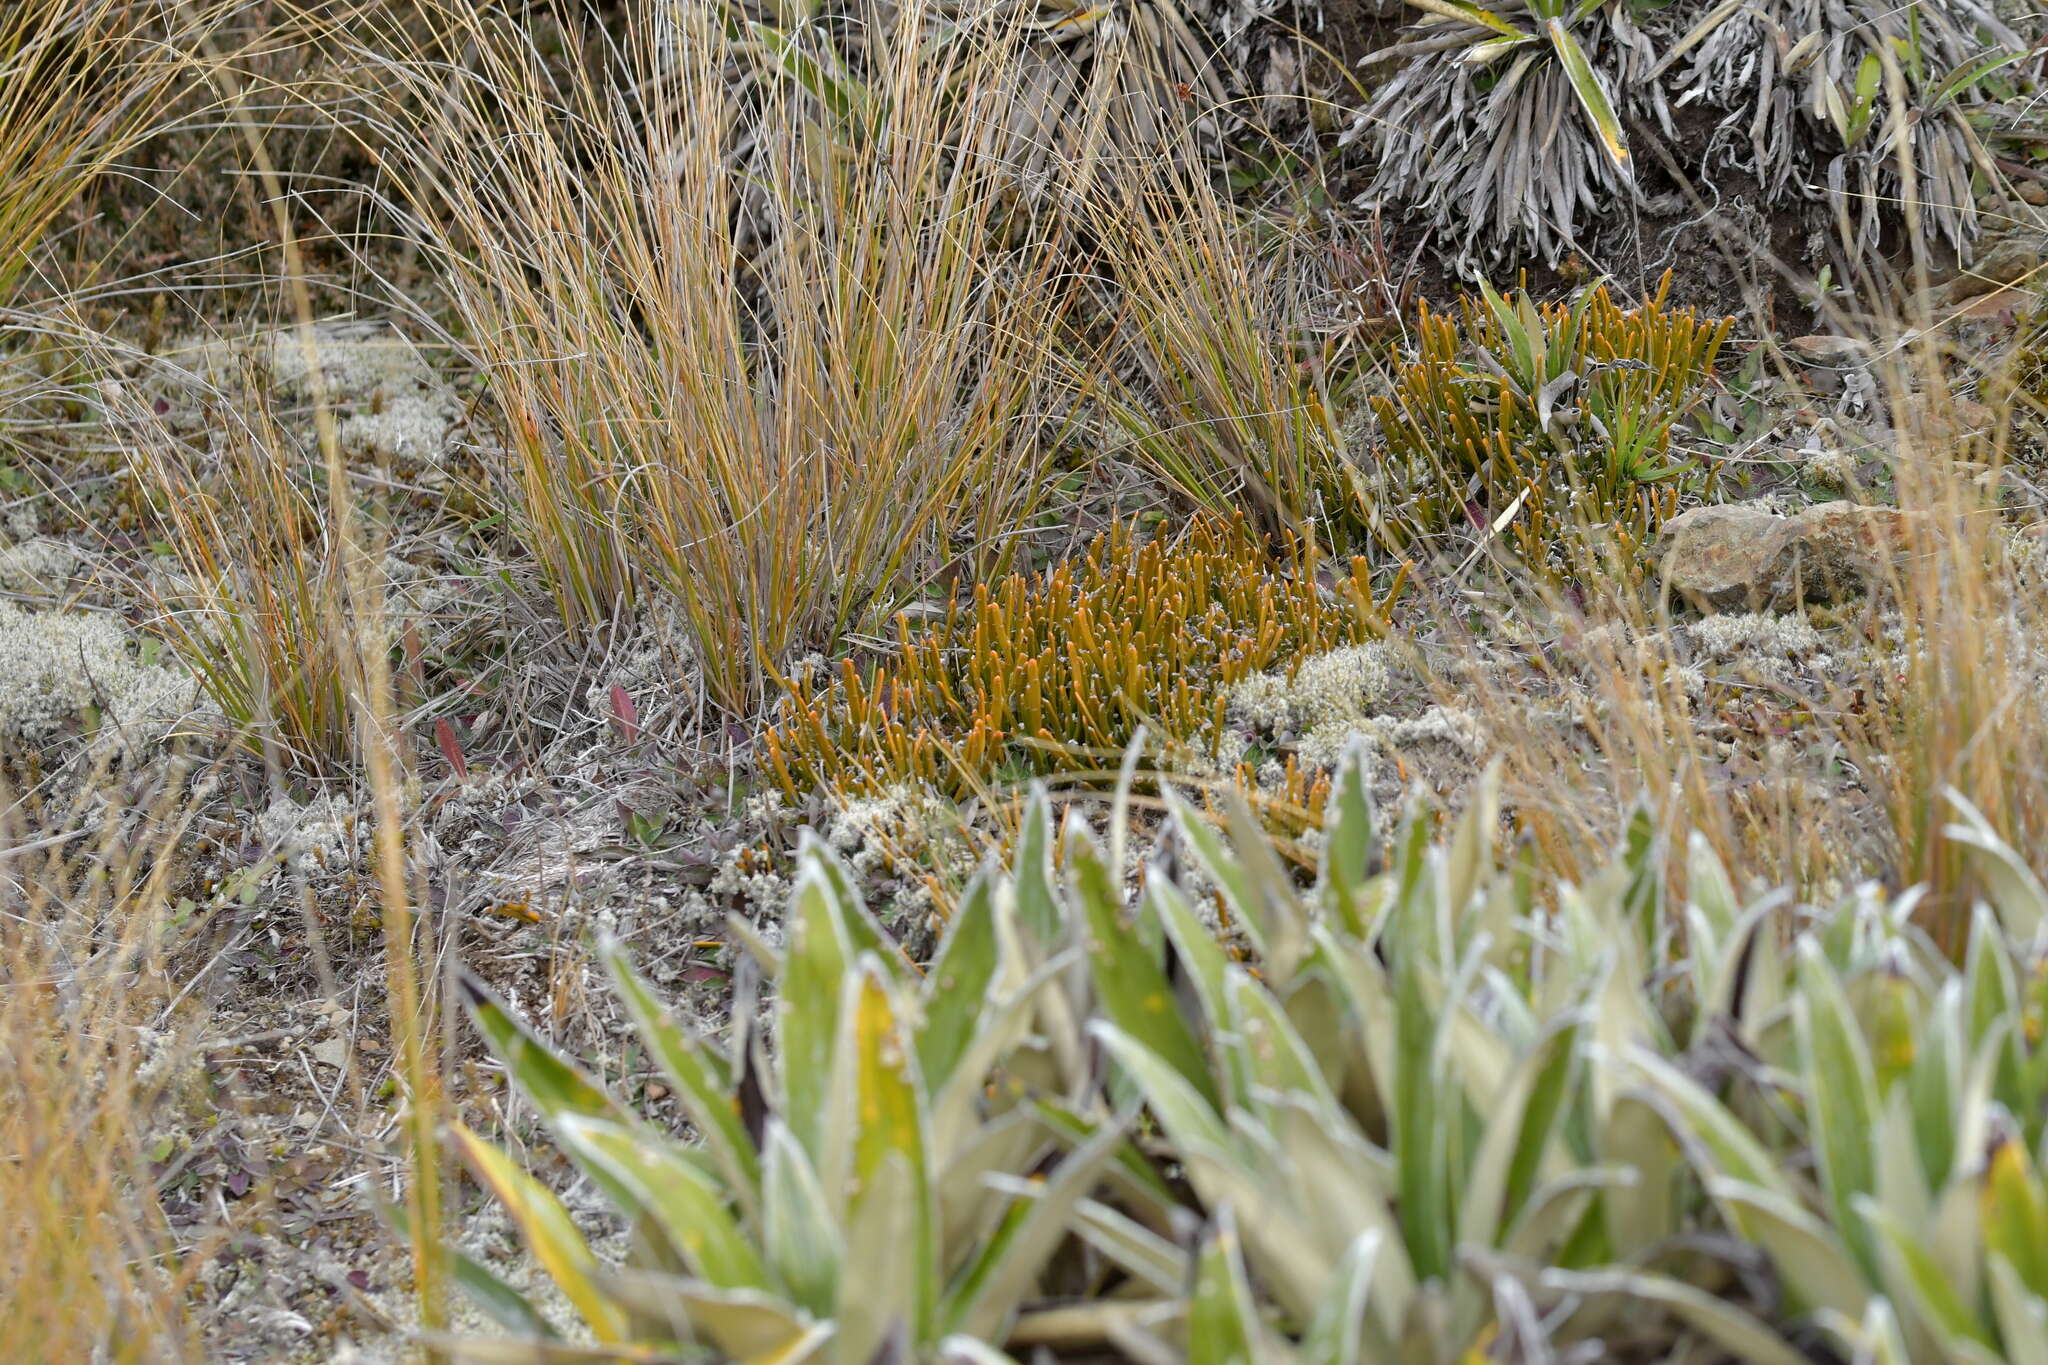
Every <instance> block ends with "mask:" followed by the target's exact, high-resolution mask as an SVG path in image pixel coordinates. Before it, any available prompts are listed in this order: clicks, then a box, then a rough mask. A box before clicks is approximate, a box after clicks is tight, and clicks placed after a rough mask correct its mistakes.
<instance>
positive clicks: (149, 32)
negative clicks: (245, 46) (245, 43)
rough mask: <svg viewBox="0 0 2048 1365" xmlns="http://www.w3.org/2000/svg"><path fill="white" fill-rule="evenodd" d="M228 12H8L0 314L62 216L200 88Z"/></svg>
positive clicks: (40, 5)
mask: <svg viewBox="0 0 2048 1365" xmlns="http://www.w3.org/2000/svg"><path fill="white" fill-rule="evenodd" d="M227 13H228V6H225V5H221V4H216V3H198V4H168V3H159V2H158V0H14V2H13V3H11V4H9V5H7V6H6V7H5V9H4V10H0V306H7V305H11V304H12V303H14V301H15V299H16V296H17V292H18V290H19V288H20V286H21V283H22V280H23V277H24V273H25V272H26V271H28V270H29V268H30V266H31V263H32V253H33V251H34V249H35V248H36V246H37V245H38V244H39V243H40V242H41V240H42V237H43V234H44V232H45V231H46V230H47V229H48V228H49V226H50V224H51V222H52V221H53V220H54V219H55V218H56V217H57V215H58V214H59V213H61V212H62V211H63V210H64V207H65V206H66V205H67V204H69V203H70V202H71V201H72V200H73V199H75V198H76V197H77V196H78V194H79V193H80V192H81V191H83V190H84V189H85V188H86V187H87V186H88V185H89V184H91V183H92V181H93V180H94V179H95V178H97V177H98V176H100V175H101V174H103V173H104V172H105V171H107V170H108V169H109V168H110V167H112V166H113V165H114V164H115V163H116V162H118V161H119V160H120V158H121V157H122V155H123V154H124V153H125V152H127V151H128V150H129V149H131V148H133V147H134V146H136V145H137V144H138V143H139V142H141V141H142V140H143V139H144V138H146V137H148V136H149V134H150V132H151V131H152V130H153V128H154V126H155V124H156V122H157V120H159V119H160V118H162V117H163V115H164V114H165V112H166V111H167V110H168V109H169V107H170V105H171V104H172V102H173V101H174V100H175V99H176V98H177V97H178V96H179V95H180V94H181V93H182V92H183V91H184V90H185V89H186V88H188V87H189V86H192V85H194V84H196V82H197V79H198V77H199V76H200V74H201V65H202V63H203V62H204V61H205V60H207V59H205V58H203V57H202V56H201V55H200V54H201V46H202V44H203V43H204V42H205V40H206V39H207V38H208V37H209V36H210V35H212V34H214V33H216V32H217V31H218V30H219V28H220V25H221V23H222V21H223V19H224V18H225V17H226V15H227Z"/></svg>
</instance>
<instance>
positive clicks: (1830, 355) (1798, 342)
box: [1785, 334, 1870, 370]
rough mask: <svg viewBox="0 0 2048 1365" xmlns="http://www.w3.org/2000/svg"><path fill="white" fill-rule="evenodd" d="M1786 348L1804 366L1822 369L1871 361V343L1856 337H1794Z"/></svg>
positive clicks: (1818, 335) (1819, 335) (1838, 367)
mask: <svg viewBox="0 0 2048 1365" xmlns="http://www.w3.org/2000/svg"><path fill="white" fill-rule="evenodd" d="M1785 346H1786V349H1788V350H1790V351H1791V352H1792V354H1793V355H1795V356H1797V357H1798V358H1799V360H1800V361H1801V362H1803V363H1804V364H1807V365H1814V366H1818V367H1820V368H1822V369H1831V370H1832V369H1842V368H1844V367H1846V366H1851V365H1864V364H1867V363H1869V360H1870V343H1869V342H1867V341H1859V340H1857V339H1856V338H1855V337H1843V336H1830V335H1827V334H1816V335H1814V336H1805V337H1793V338H1792V339H1791V340H1790V341H1788V342H1786V343H1785Z"/></svg>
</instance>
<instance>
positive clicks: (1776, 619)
mask: <svg viewBox="0 0 2048 1365" xmlns="http://www.w3.org/2000/svg"><path fill="white" fill-rule="evenodd" d="M1692 640H1693V644H1694V645H1696V646H1697V647H1698V648H1699V650H1700V652H1701V653H1703V654H1705V655H1706V656H1707V657H1708V658H1710V659H1715V660H1721V661H1726V660H1730V659H1736V658H1741V657H1743V656H1745V655H1763V656H1766V657H1769V658H1776V659H1797V660H1806V659H1811V658H1812V657H1813V656H1814V655H1816V654H1819V653H1820V652H1821V650H1822V649H1823V648H1824V647H1825V643H1826V642H1825V641H1823V640H1822V639H1821V634H1820V632H1819V631H1818V630H1815V629H1814V626H1813V622H1811V621H1809V620H1807V619H1806V618H1805V617H1804V616H1800V615H1797V614H1790V615H1783V616H1780V615H1777V614H1775V613H1770V612H1739V613H1738V612H1731V613H1728V614H1725V615H1720V616H1709V617H1706V618H1705V619H1703V620H1700V621H1696V622H1694V623H1693V626H1692Z"/></svg>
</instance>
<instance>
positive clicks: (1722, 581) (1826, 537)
mask: <svg viewBox="0 0 2048 1365" xmlns="http://www.w3.org/2000/svg"><path fill="white" fill-rule="evenodd" d="M1904 517H1905V514H1904V513H1901V512H1900V511H1899V510H1898V509H1896V508H1892V507H1867V506H1863V505H1860V504H1857V503H1849V502H1830V503H1823V504H1821V505H1820V506H1818V507H1809V508H1807V509H1806V510H1805V511H1803V512H1801V513H1799V514H1798V515H1797V516H1791V517H1784V516H1779V515H1777V514H1776V513H1774V512H1768V511H1765V510H1764V509H1762V508H1759V507H1749V506H1744V505H1742V504H1734V505H1730V506H1725V507H1700V508H1695V509H1694V510H1692V511H1690V512H1687V513H1685V514H1683V515H1681V516H1678V517H1674V518H1672V519H1671V520H1670V521H1669V522H1666V523H1665V525H1664V528H1663V530H1662V531H1661V532H1660V533H1659V535H1658V538H1657V542H1656V546H1655V549H1654V551H1653V553H1654V555H1655V558H1656V560H1657V563H1658V565H1659V566H1660V568H1661V571H1662V573H1663V579H1664V587H1665V590H1666V591H1667V592H1669V593H1673V594H1676V595H1677V596H1678V597H1680V598H1682V599H1684V600H1685V601H1686V602H1688V603H1689V604H1691V605H1692V606H1694V607H1696V608H1698V609H1699V610H1701V611H1765V610H1772V611H1784V610H1787V609H1789V608H1791V607H1794V606H1796V605H1798V604H1799V603H1801V602H1832V601H1838V600H1840V599H1841V598H1843V597H1845V596H1848V595H1850V594H1852V593H1856V592H1869V591H1871V590H1872V589H1875V588H1881V587H1882V586H1883V584H1884V583H1885V581H1886V580H1887V578H1888V576H1889V574H1890V571H1891V569H1892V566H1893V565H1894V563H1895V562H1896V558H1897V555H1898V553H1899V550H1900V548H1901V545H1902V542H1903V538H1904V537H1903V532H1904Z"/></svg>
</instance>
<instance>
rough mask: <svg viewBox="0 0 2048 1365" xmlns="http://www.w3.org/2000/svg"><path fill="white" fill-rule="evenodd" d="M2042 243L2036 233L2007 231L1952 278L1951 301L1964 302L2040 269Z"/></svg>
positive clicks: (2014, 282) (2003, 286)
mask: <svg viewBox="0 0 2048 1365" xmlns="http://www.w3.org/2000/svg"><path fill="white" fill-rule="evenodd" d="M2042 245H2043V240H2042V238H2041V236H2040V235H2039V234H2038V233H2034V232H2013V233H2008V234H2006V235H2004V236H2001V237H1999V238H1997V239H1996V240H1994V241H1992V242H1991V243H1990V244H1989V245H1987V246H1986V247H1985V248H1984V250H1983V251H1982V252H1981V253H1979V254H1978V256H1977V259H1976V260H1974V261H1972V262H1971V263H1970V266H1969V268H1968V269H1966V270H1965V271H1963V273H1962V274H1961V275H1958V276H1957V277H1956V278H1955V279H1953V280H1951V281H1949V285H1948V299H1949V302H1950V303H1963V302H1965V301H1967V300H1969V299H1974V298H1976V297H1977V296H1978V295H1980V294H1989V293H1992V292H1993V291H1995V290H1999V289H2004V288H2007V287H2008V286H2010V285H2015V284H2018V283H2019V282H2020V281H2022V280H2024V279H2026V278H2027V277H2028V276H2030V275H2032V274H2033V273H2034V272H2035V271H2037V270H2039V269H2040V268H2041V265H2042V259H2043V258H2042V254H2041V248H2042Z"/></svg>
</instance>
